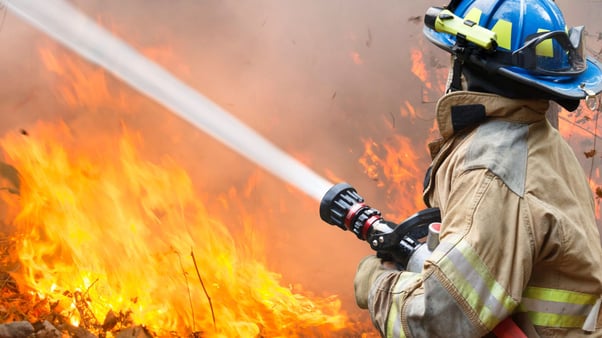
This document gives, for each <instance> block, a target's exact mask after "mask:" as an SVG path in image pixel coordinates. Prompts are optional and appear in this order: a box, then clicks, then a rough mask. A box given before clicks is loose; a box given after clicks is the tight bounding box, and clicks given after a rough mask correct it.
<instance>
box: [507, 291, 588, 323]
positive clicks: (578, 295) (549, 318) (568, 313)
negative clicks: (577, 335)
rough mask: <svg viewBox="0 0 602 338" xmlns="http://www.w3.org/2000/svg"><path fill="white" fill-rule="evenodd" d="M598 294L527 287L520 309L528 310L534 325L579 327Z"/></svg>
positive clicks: (522, 310)
mask: <svg viewBox="0 0 602 338" xmlns="http://www.w3.org/2000/svg"><path fill="white" fill-rule="evenodd" d="M598 298H599V296H598V295H592V294H587V293H582V292H576V291H568V290H560V289H549V288H541V287H533V286H531V287H527V289H525V291H524V292H523V300H522V301H521V304H520V307H519V309H520V311H521V312H526V313H527V316H528V317H529V318H530V319H531V321H532V322H533V324H534V325H538V326H548V327H563V328H577V327H581V326H583V323H584V322H585V319H586V318H587V315H588V314H589V312H590V311H591V309H592V308H593V306H594V304H595V303H596V301H597V300H598Z"/></svg>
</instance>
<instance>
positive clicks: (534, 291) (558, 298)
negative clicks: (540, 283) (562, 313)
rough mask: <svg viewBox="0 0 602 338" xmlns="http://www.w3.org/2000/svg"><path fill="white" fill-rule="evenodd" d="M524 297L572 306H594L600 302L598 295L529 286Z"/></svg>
mask: <svg viewBox="0 0 602 338" xmlns="http://www.w3.org/2000/svg"><path fill="white" fill-rule="evenodd" d="M523 297H525V298H534V299H538V300H549V301H552V302H564V303H570V304H588V305H594V303H596V300H598V296H597V295H591V294H589V293H582V292H577V291H569V290H560V289H549V288H540V287H536V286H529V287H527V288H526V289H525V291H524V292H523Z"/></svg>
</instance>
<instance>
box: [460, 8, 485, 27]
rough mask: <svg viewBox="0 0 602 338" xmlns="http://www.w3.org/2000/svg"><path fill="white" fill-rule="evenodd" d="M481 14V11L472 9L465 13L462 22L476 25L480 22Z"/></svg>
mask: <svg viewBox="0 0 602 338" xmlns="http://www.w3.org/2000/svg"><path fill="white" fill-rule="evenodd" d="M481 14H483V11H481V10H480V9H478V8H476V7H473V8H472V9H471V10H470V11H468V13H466V16H465V17H464V20H470V21H472V22H474V23H476V24H477V25H478V24H479V21H481Z"/></svg>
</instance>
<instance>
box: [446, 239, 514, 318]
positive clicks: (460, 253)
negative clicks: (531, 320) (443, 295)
mask: <svg viewBox="0 0 602 338" xmlns="http://www.w3.org/2000/svg"><path fill="white" fill-rule="evenodd" d="M443 247H445V245H444V246H443ZM435 251H437V250H435ZM438 265H439V268H440V269H441V270H442V272H443V273H444V274H445V275H446V276H447V278H448V279H449V281H450V282H451V283H452V284H453V285H454V287H455V288H456V289H457V291H458V293H459V294H460V295H461V296H462V297H463V298H464V299H465V300H466V302H467V303H468V305H469V306H470V307H471V308H472V310H474V312H475V313H476V315H477V316H478V317H479V320H480V321H481V323H483V325H485V327H487V328H488V329H489V330H492V329H493V328H494V327H495V326H496V325H497V324H498V323H499V322H500V321H501V320H502V319H504V318H506V317H507V316H508V315H510V314H511V313H512V311H513V310H514V309H515V308H516V306H517V305H518V303H517V302H516V301H515V300H514V299H513V298H512V297H510V295H508V293H507V292H506V290H505V289H504V288H503V287H502V286H501V285H500V284H499V283H498V282H497V281H496V280H495V278H493V276H492V275H491V273H490V272H489V269H488V268H487V266H486V265H485V263H483V261H482V260H481V258H480V257H479V256H478V254H477V253H476V252H475V251H474V249H473V248H472V247H471V246H470V244H468V243H467V242H466V241H464V240H462V241H460V242H458V244H456V245H455V246H454V247H453V248H452V249H451V250H450V251H449V252H448V253H447V255H445V256H444V257H442V258H441V260H440V261H439V264H438Z"/></svg>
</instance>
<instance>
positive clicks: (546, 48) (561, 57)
mask: <svg viewBox="0 0 602 338" xmlns="http://www.w3.org/2000/svg"><path fill="white" fill-rule="evenodd" d="M583 31H584V29H583V26H579V27H574V28H571V29H570V30H569V33H568V34H567V33H566V32H564V31H551V32H540V33H537V34H532V35H530V36H528V37H527V39H526V41H525V43H524V45H523V46H522V47H521V48H519V49H517V50H516V51H514V52H512V59H511V60H512V61H511V64H512V65H513V66H518V67H521V68H524V69H527V70H529V71H530V72H533V73H535V74H541V75H560V76H562V75H577V74H581V73H583V72H584V71H585V68H586V67H587V62H586V56H585V54H584V52H585V46H584V44H585V40H584V39H583Z"/></svg>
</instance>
